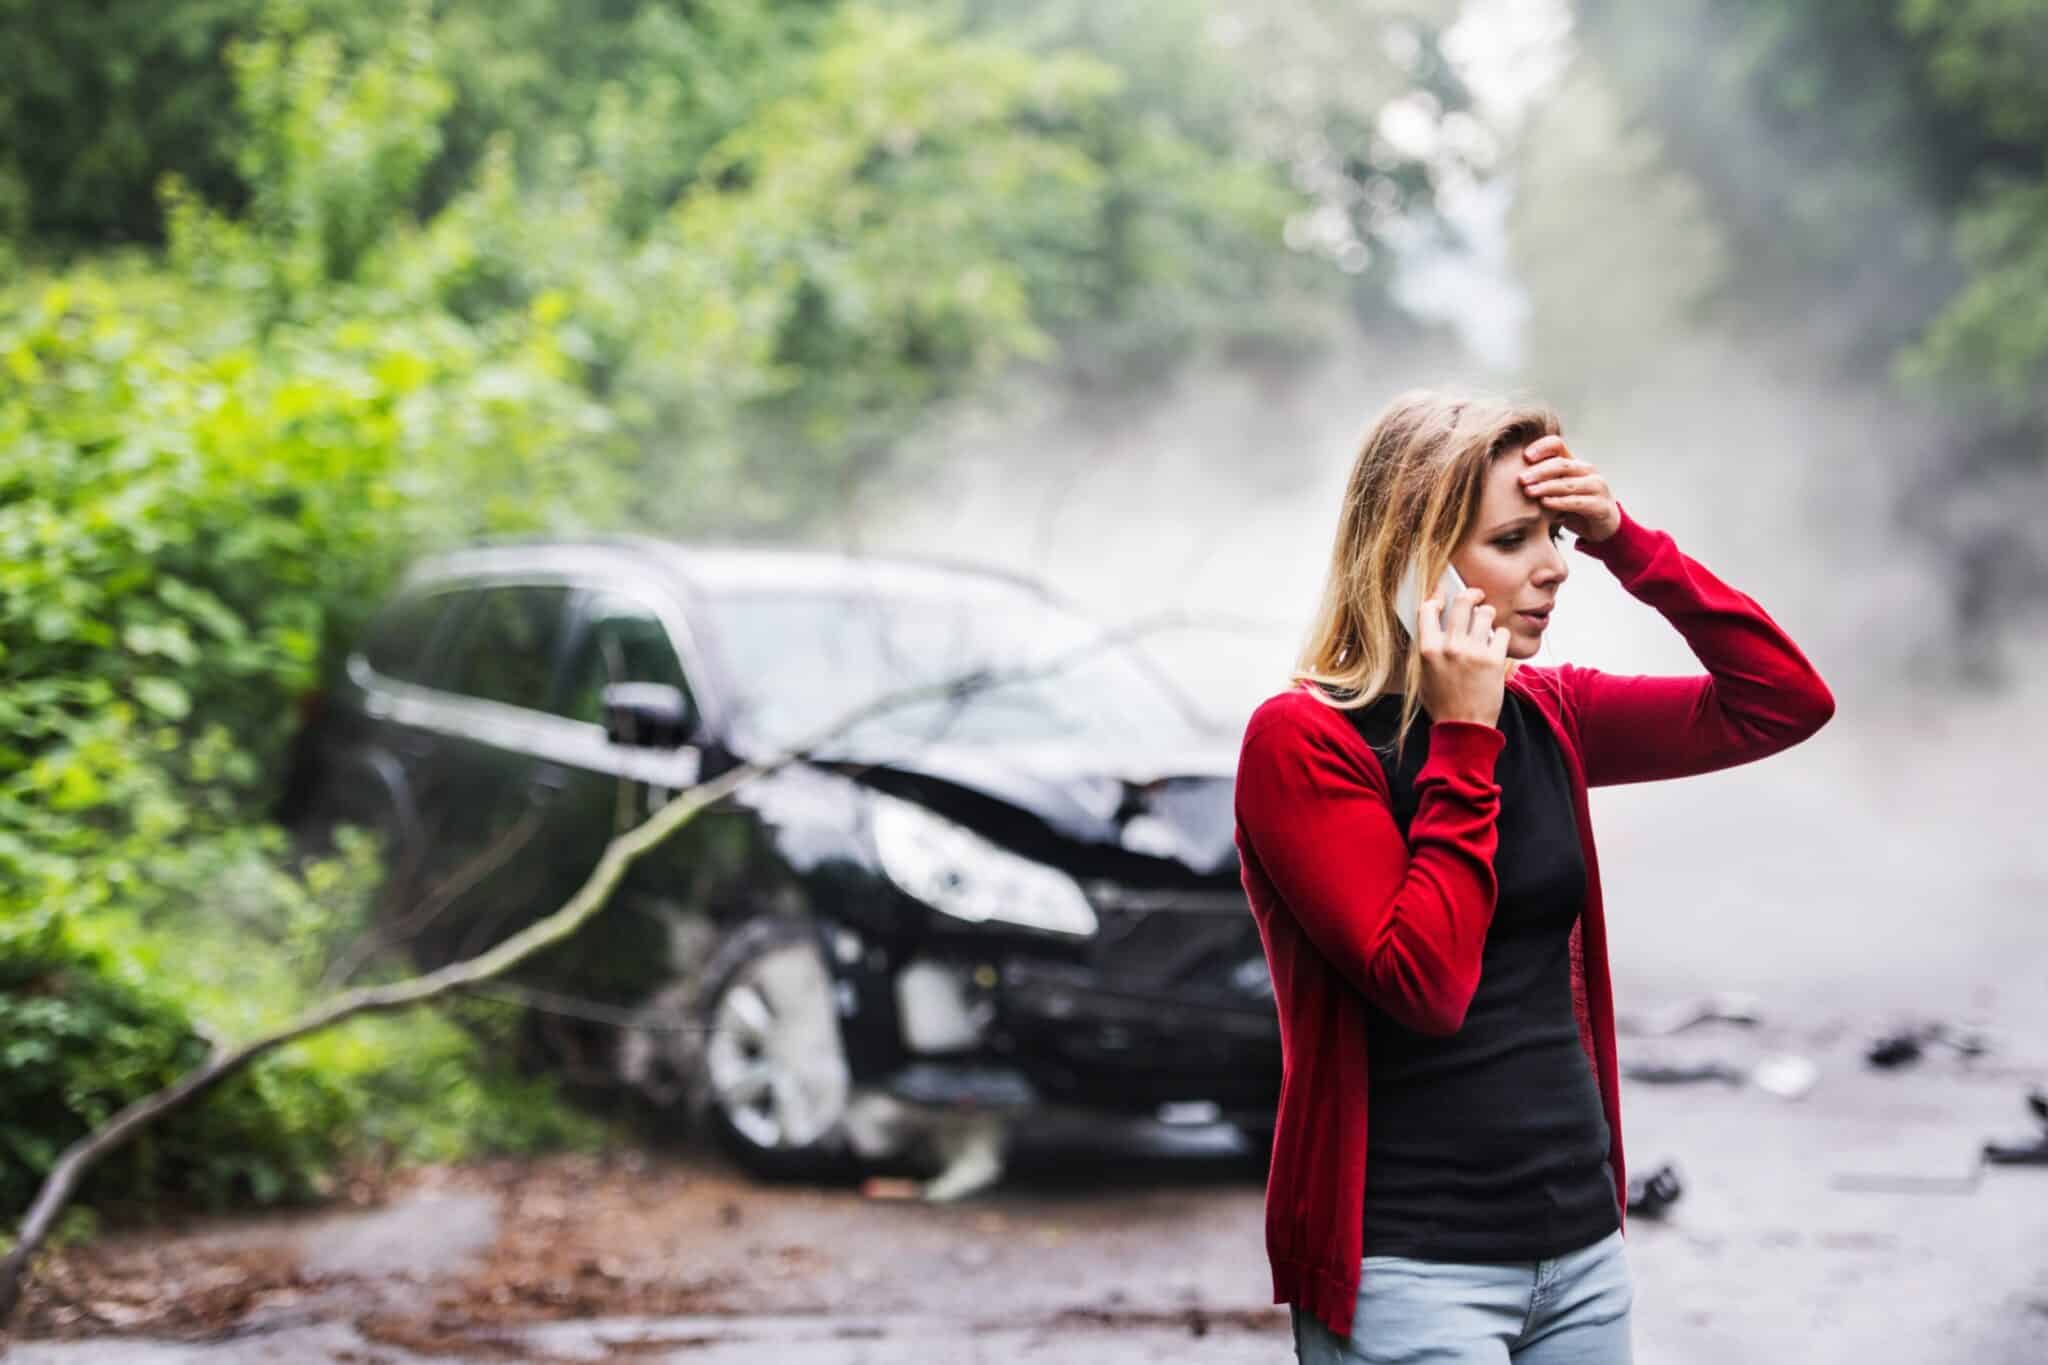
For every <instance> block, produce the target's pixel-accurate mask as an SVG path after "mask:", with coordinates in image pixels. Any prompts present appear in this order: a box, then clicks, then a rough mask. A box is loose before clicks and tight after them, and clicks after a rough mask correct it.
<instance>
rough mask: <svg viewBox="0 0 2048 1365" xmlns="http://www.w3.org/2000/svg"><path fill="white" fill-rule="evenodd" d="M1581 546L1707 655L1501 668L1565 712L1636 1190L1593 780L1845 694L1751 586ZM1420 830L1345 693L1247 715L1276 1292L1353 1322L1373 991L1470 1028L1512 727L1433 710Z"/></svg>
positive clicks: (1595, 1031)
mask: <svg viewBox="0 0 2048 1365" xmlns="http://www.w3.org/2000/svg"><path fill="white" fill-rule="evenodd" d="M1578 548H1579V549H1580V550H1581V551H1582V552H1583V553H1585V554H1588V555H1591V556H1592V557H1593V558H1595V559H1598V560H1601V561H1603V562H1605V563H1606V565H1607V567H1608V568H1609V569H1610V570H1611V571H1612V572H1613V573H1614V575H1615V576H1616V577H1617V578H1619V579H1620V580H1621V583H1622V586H1623V587H1624V588H1626V589H1627V590H1628V591H1629V593H1630V594H1632V595H1633V596H1635V597H1637V598H1639V599H1640V600H1642V601H1644V602H1646V603H1648V604H1649V605H1650V606H1652V607H1655V608H1656V609H1657V610H1658V611H1660V612H1662V613H1663V614H1664V616H1665V619H1667V620H1669V621H1670V622H1671V624H1672V625H1674V626H1676V627H1677V628H1678V631H1679V633H1680V634H1681V635H1683V636H1684V637H1685V641H1686V643H1687V644H1688V645H1690V646H1691V647H1692V651H1693V653H1694V654H1695V655H1697V656H1698V658H1699V660H1700V662H1701V663H1703V664H1705V665H1706V669H1707V671H1706V672H1705V673H1703V674H1698V675H1693V676H1683V677H1645V676H1623V675H1619V674H1612V673H1602V672H1600V671H1598V670H1596V669H1591V668H1580V667H1577V666H1575V665H1573V664H1563V665H1561V666H1559V667H1556V668H1532V667H1529V666H1527V665H1524V666H1521V667H1519V668H1517V669H1516V670H1515V671H1514V672H1513V673H1512V674H1511V675H1510V677H1509V678H1508V682H1507V686H1508V687H1510V688H1512V689H1513V690H1514V691H1516V692H1518V693H1519V694H1521V695H1522V696H1524V697H1527V698H1528V699H1529V700H1531V701H1533V702H1535V703H1536V705H1537V706H1538V708H1540V709H1541V710H1542V712H1543V715H1544V717H1545V718H1546V719H1547V720H1548V721H1549V722H1550V725H1551V728H1552V729H1553V730H1554V731H1555V732H1556V734H1557V739H1558V743H1559V746H1560V747H1561V748H1562V749H1563V751H1564V760H1565V769H1566V772H1567V773H1568V774H1569V776H1570V779H1571V784H1572V809H1573V812H1574V813H1575V814H1576V816H1577V817H1578V828H1579V841H1580V844H1581V845H1582V847H1583V848H1584V851H1585V857H1586V905H1585V910H1584V912H1583V913H1582V914H1581V915H1580V918H1579V924H1578V927H1577V928H1576V929H1575V930H1574V931H1573V934H1572V998H1573V1003H1574V1006H1575V1007H1576V1010H1577V1013H1578V1017H1579V1036H1580V1040H1581V1042H1582V1043H1583V1045H1584V1046H1585V1049H1586V1056H1587V1060H1588V1062H1589V1063H1590V1064H1591V1066H1592V1068H1593V1074H1594V1075H1595V1076H1596V1077H1597V1078H1598V1081H1599V1086H1600V1100H1601V1106H1602V1108H1603V1109H1604V1110H1605V1111H1606V1114H1607V1123H1608V1127H1609V1129H1610V1130H1611V1132H1612V1133H1613V1138H1614V1145H1613V1154H1612V1158H1611V1161H1612V1165H1613V1168H1614V1183H1615V1188H1616V1189H1617V1190H1626V1189H1627V1188H1628V1183H1627V1181H1628V1177H1627V1170H1626V1167H1625V1166H1624V1163H1623V1160H1622V1146H1621V1108H1620V1104H1619V1096H1618V1086H1617V1074H1616V1066H1615V1056H1614V998H1613V994H1612V991H1611V988H1610V986H1609V983H1608V971H1607V927H1606V920H1605V918H1604V916H1603V911H1602V905H1601V899H1600V865H1599V861H1598V859H1597V858H1596V857H1595V855H1594V851H1593V823H1592V820H1591V818H1590V816H1589V814H1588V811H1587V808H1586V789H1587V788H1588V787H1589V786H1595V787H1597V786H1602V785H1605V784H1609V783H1621V782H1650V781H1655V780H1657V779H1660V778H1668V777H1684V776H1686V775H1688V774H1691V773H1703V772H1711V771H1713V770H1715V769H1718V768H1727V767H1732V766H1734V765H1735V764H1738V763H1747V762H1750V761H1752V760H1755V759H1759V758H1762V757H1764V756H1765V755H1767V754H1774V753H1777V752H1778V751H1779V750H1781V749H1786V748H1789V747H1791V746H1792V745H1794V744H1797V743H1798V742H1799V741H1800V740H1802V739H1805V738H1806V737H1807V736H1808V735H1811V734H1812V733H1813V732H1814V731H1816V730H1818V729H1819V728H1820V727H1821V726H1822V725H1824V724H1825V723H1826V722H1827V720H1828V718H1829V717H1830V716H1831V715H1833V714H1834V709H1835V702H1834V697H1833V696H1832V695H1831V694H1830V693H1829V691H1828V688H1827V685H1826V684H1825V683H1823V682H1822V681H1821V678H1820V675H1819V674H1818V673H1816V672H1815V671H1814V668H1813V665H1812V664H1811V663H1809V662H1808V661H1807V659H1806V656H1805V655H1804V654H1802V653H1801V652H1800V651H1799V647H1798V646H1797V645H1795V644H1793V643H1792V641H1791V640H1790V639H1789V638H1788V637H1787V636H1786V634H1785V632H1784V631H1782V630H1780V629H1779V628H1778V626H1777V624H1776V623H1775V622H1773V621H1772V620H1771V618H1770V617H1769V616H1767V615H1765V614H1764V611H1763V609H1762V608H1761V607H1759V606H1758V605H1757V604H1756V603H1755V602H1754V601H1752V600H1750V599H1749V598H1748V597H1745V596H1744V595H1743V594H1741V593H1739V592H1737V591H1735V590H1734V589H1732V588H1730V587H1728V586H1727V585H1726V584H1724V583H1722V582H1721V581H1720V580H1719V579H1718V578H1715V577H1714V575H1713V574H1711V573H1709V572H1707V570H1706V569H1704V568H1703V567H1701V566H1700V565H1699V564H1698V563H1697V562H1695V561H1694V560H1692V559H1690V558H1688V557H1687V556H1686V555H1685V554H1684V553H1683V552H1682V551H1680V550H1679V548H1678V546H1677V545H1676V544H1675V543H1673V541H1672V539H1671V537H1670V536H1669V535H1667V534H1665V533H1664V532H1662V531H1653V530H1650V529H1648V528H1646V527H1644V526H1642V525H1640V524H1639V523H1637V522H1635V521H1634V520H1632V519H1630V517H1629V515H1628V513H1627V511H1626V510H1624V511H1623V512H1622V519H1621V527H1620V529H1619V530H1617V531H1616V532H1615V533H1614V534H1613V535H1612V536H1609V537H1608V538H1607V539H1606V540H1604V541H1602V542H1600V543H1598V544H1593V543H1591V542H1588V541H1585V540H1581V541H1579V542H1578ZM1425 737H1426V742H1427V743H1428V745H1429V749H1428V756H1427V760H1426V762H1425V763H1424V764H1423V767H1422V771H1421V773H1420V774H1419V775H1418V777H1417V779H1416V783H1415V791H1416V796H1417V802H1418V804H1417V808H1416V812H1415V816H1414V819H1413V821H1412V822H1411V824H1410V828H1409V832H1408V838H1407V840H1406V841H1404V840H1403V839H1402V837H1401V831H1400V828H1399V827H1398V826H1397V825H1396V824H1395V823H1394V817H1393V814H1392V811H1391V809H1390V807H1389V802H1388V788H1387V779H1386V775H1385V773H1384V771H1383V770H1382V768H1381V766H1380V763H1379V760H1378V758H1377V756H1376V755H1375V754H1374V753H1373V751H1372V750H1371V749H1370V748H1368V747H1367V745H1366V743H1365V741H1364V739H1363V738H1361V737H1360V735H1359V733H1358V731H1357V730H1355V729H1354V728H1352V726H1351V724H1350V723H1349V721H1348V720H1347V719H1346V718H1345V717H1344V716H1343V715H1342V714H1340V713H1339V712H1337V711H1336V710H1333V709H1332V708H1331V707H1329V706H1328V705H1326V704H1325V703H1323V702H1321V701H1319V700H1318V699H1317V698H1316V697H1315V696H1314V695H1312V694H1311V693H1310V692H1309V691H1308V690H1307V689H1306V688H1305V687H1302V686H1297V687H1294V688H1291V689H1290V690H1288V691H1286V692H1283V693H1280V694H1279V695H1278V696H1274V697H1271V698H1268V699H1267V700H1266V701H1265V702H1263V703H1261V704H1260V706H1259V708H1258V709H1257V710H1256V711H1255V712H1253V713H1252V717H1251V720H1250V723H1249V724H1248V725H1247V726H1246V728H1245V734H1244V743H1243V748H1242V751H1241V752H1240V754H1239V758H1238V769H1237V796H1236V802H1237V827H1236V839H1237V850H1238V856H1239V859H1240V862H1241V865H1242V871H1243V878H1244V888H1245V894H1246V895H1247V897H1248V898H1249V899H1250V901H1251V909H1252V914H1253V915H1254V916H1255V917H1256V918H1257V920H1258V924H1259V934H1260V937H1261V938H1262V939H1263V941H1264V943H1265V948H1266V962H1267V965H1268V966H1269V967H1270V969H1271V971H1272V976H1273V992H1274V998H1275V1002H1276V1004H1277V1007H1278V1009H1279V1015H1280V1043H1281V1055H1282V1059H1283V1062H1282V1067H1283V1070H1282V1079H1281V1085H1280V1107H1279V1113H1278V1115H1277V1118H1276V1122H1275V1129H1274V1134H1273V1160H1272V1166H1271V1170H1270V1174H1269V1176H1268V1178H1267V1184H1266V1251H1267V1254H1268V1256H1269V1257H1270V1258H1271V1260H1272V1264H1273V1301H1274V1302H1275V1303H1292V1304H1296V1305H1298V1306H1300V1307H1301V1308H1303V1309H1305V1310H1307V1311H1308V1312H1311V1313H1313V1314H1315V1316H1316V1317H1317V1318H1319V1319H1321V1320H1322V1322H1323V1323H1324V1324H1325V1325H1327V1326H1328V1327H1329V1328H1330V1330H1331V1331H1333V1332H1335V1333H1337V1334H1338V1335H1339V1336H1349V1335H1350V1333H1351V1316H1352V1308H1353V1306H1354V1304H1355V1302H1356V1299H1357V1296H1358V1285H1359V1278H1360V1272H1361V1269H1362V1266H1361V1252H1362V1247H1363V1244H1364V1238H1363V1232H1362V1229H1361V1218H1362V1211H1363V1208H1364V1198H1365V1149H1366V1144H1365V1123H1366V1112H1365V1109H1366V1055H1365V1021H1364V1016H1363V1003H1364V1002H1365V1001H1367V1000H1370V1001H1372V1002H1373V1003H1374V1004H1375V1005H1377V1006H1379V1007H1380V1008H1381V1009H1382V1010H1385V1011H1386V1012H1387V1013H1388V1014H1389V1015H1390V1016H1392V1017H1393V1018H1394V1019H1396V1020H1398V1021H1399V1022H1401V1023H1402V1024H1404V1025H1406V1026H1407V1027H1409V1028H1413V1029H1417V1030H1420V1031H1422V1032H1425V1033H1433V1034H1440V1035H1441V1034H1451V1033H1455V1032H1456V1031H1457V1030H1458V1028H1459V1027H1460V1025H1462V1024H1463V1023H1464V1019H1465V1011H1466V1009H1467V1007H1468V1006H1470V1004H1471V1003H1472V994H1473V991H1474V990H1475V989H1477V987H1478V984H1479V965H1480V954H1481V952H1482V950H1483V949H1484V947H1485V944H1486V929H1487V924H1488V923H1489V921H1490V920H1491V919H1492V917H1493V906H1494V898H1495V896H1496V894H1497V891H1498V887H1497V886H1496V883H1495V880H1494V872H1493V854H1494V843H1495V828H1494V816H1495V813H1496V811H1497V810H1498V808H1499V803H1500V788H1499V787H1498V786H1497V785H1496V784H1495V782H1494V780H1493V765H1494V759H1495V757H1496V756H1497V755H1498V754H1499V753H1500V750H1501V747H1502V746H1503V745H1504V744H1505V743H1506V739H1505V738H1504V737H1503V736H1502V734H1501V732H1500V730H1499V729H1497V728H1496V727H1494V726H1491V725H1479V724H1476V723H1473V722H1470V721H1445V722H1442V723H1440V724H1436V725H1427V724H1426V721H1425V720H1424V719H1423V718H1421V717H1418V719H1417V722H1416V729H1415V731H1414V732H1413V733H1412V734H1411V735H1410V737H1409V743H1411V744H1413V743H1421V742H1425Z"/></svg>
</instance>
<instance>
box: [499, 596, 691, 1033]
mask: <svg viewBox="0 0 2048 1365" xmlns="http://www.w3.org/2000/svg"><path fill="white" fill-rule="evenodd" d="M570 622H571V624H570V627H569V637H568V641H567V644H566V647H565V649H564V653H563V666H562V668H561V670H560V672H559V674H558V676H557V679H556V686H555V690H554V693H553V696H552V699H551V701H550V705H549V710H550V711H551V712H552V713H553V715H554V717H555V718H556V720H557V722H558V723H559V724H561V725H563V726H565V727H568V728H567V729H566V730H565V732H564V734H565V739H564V743H563V745H562V747H561V748H560V749H558V750H557V751H556V753H555V762H554V763H553V764H552V765H551V771H552V772H553V773H554V774H555V775H556V776H557V778H558V780H559V783H560V790H559V792H558V793H557V794H556V795H555V796H554V797H553V799H552V800H551V801H550V802H549V803H548V805H547V808H546V813H545V815H544V817H543V827H542V830H541V832H540V834H539V838H540V840H541V842H542V843H543V845H544V852H543V853H542V855H541V856H540V857H538V858H537V859H536V860H535V862H534V865H533V876H534V878H535V887H536V889H537V891H538V892H539V894H541V895H542V896H544V898H545V899H546V900H547V901H548V902H549V903H550V904H552V905H560V904H563V903H564V902H566V901H567V900H568V898H569V897H570V896H572V895H574V894H575V892H576V891H577V889H578V888H579V887H581V886H582V885H583V884H584V882H585V881H586V880H587V879H588V878H589V876H590V874H591V872H592V871H593V870H595V868H596V866H597V862H598V859H599V858H600V857H601V856H602V855H603V853H604V849H605V845H606V844H607V843H609V842H610V841H611V839H612V838H613V837H614V836H616V835H618V834H620V833H622V832H624V831H625V830H627V829H630V828H631V827H632V826H634V825H636V824H639V823H640V822H641V821H643V820H645V819H646V818H647V817H648V816H649V815H651V814H653V813H654V812H655V811H656V810H658V809H659V808H660V807H661V806H662V804H663V803H665V802H666V801H667V800H668V799H669V798H670V797H671V796H673V795H674V794H675V793H676V792H678V791H681V790H682V789H683V788H685V787H689V786H691V785H693V784H694V783H696V782H697V781H698V779H699V777H700V775H701V773H702V769H703V755H702V752H701V750H700V749H699V748H698V747H697V746H696V745H695V744H690V743H684V744H680V745H676V746H673V747H652V746H646V745H635V744H625V743H613V742H612V741H611V740H610V739H609V738H608V737H607V736H606V733H605V725H604V720H605V715H604V689H605V688H606V687H607V686H608V685H610V684H612V683H656V684H661V685H663V686H668V687H674V688H676V689H677V690H678V691H680V692H681V693H682V694H683V697H684V699H685V702H686V706H687V708H688V714H689V715H691V716H693V717H694V716H695V715H696V714H697V704H696V700H695V694H694V693H693V691H692V689H691V685H690V681H689V679H688V678H687V677H686V676H685V673H684V670H683V665H682V656H681V652H680V651H679V650H678V649H677V647H676V642H675V640H674V639H673V638H672V637H671V635H670V631H669V626H668V623H667V621H666V620H665V619H664V617H663V613H662V609H661V607H660V605H659V599H658V598H656V597H655V596H653V595H652V594H651V593H650V594H642V593H640V592H637V591H635V590H633V589H632V588H630V587H626V586H616V585H614V586H604V585H593V586H589V587H586V588H584V589H583V590H581V591H579V592H578V593H577V594H576V595H575V598H574V599H573V601H572V604H571V612H570ZM706 821H711V822H715V817H710V816H700V817H699V818H698V822H693V823H692V825H691V826H685V827H684V828H683V829H682V830H679V831H678V832H677V833H676V835H674V836H672V838H671V840H670V843H669V846H668V847H666V848H664V849H662V850H661V851H660V854H659V856H655V857H650V858H648V859H647V860H645V861H643V862H642V863H641V864H639V865H637V866H636V867H635V868H634V869H633V871H632V872H631V873H629V875H628V878H627V882H626V885H625V886H624V887H622V888H621V889H620V890H619V891H618V892H616V893H615V895H614V904H612V905H609V906H608V907H607V908H606V910H605V911H604V912H603V913H602V915H601V917H600V918H599V919H598V920H596V921H593V922H592V923H591V924H590V925H589V926H588V927H587V928H586V929H585V930H584V931H583V932H582V933H579V934H578V935H577V937H576V939H575V940H573V941H571V942H570V943H568V944H565V945H563V946H562V948H560V949H559V950H556V951H554V952H552V953H550V955H549V960H548V961H547V962H545V963H542V964H539V968H540V970H539V971H538V972H536V975H537V976H540V977H543V978H546V979H548V980H549V981H550V982H552V983H554V984H558V985H561V986H564V987H568V988H573V989H576V990H578V991H586V992H590V993H593V994H597V995H601V996H605V997H610V998H615V999H632V998H635V997H637V996H639V995H641V994H644V993H645V992H646V991H647V990H649V989H652V988H653V987H654V986H657V985H659V984H661V983H662V980H663V979H664V976H665V973H666V972H667V970H668V968H669V965H670V964H669V960H668V953H667V950H666V935H667V929H666V928H665V927H664V926H663V925H662V924H661V923H660V922H658V920H657V919H654V918H650V917H649V916H647V915H646V914H644V913H642V912H643V911H645V910H646V909H647V908H648V907H647V898H646V897H645V896H641V895H636V894H635V891H636V888H637V889H638V890H640V891H646V890H647V889H648V887H649V884H650V882H653V881H660V882H664V883H665V882H666V881H667V880H668V873H667V872H666V871H665V869H673V868H675V867H678V866H690V865H692V864H693V861H694V859H693V854H692V852H691V849H692V847H693V846H694V845H695V844H696V842H697V841H698V840H699V839H700V837H701V836H702V833H703V830H702V829H701V828H698V827H697V826H698V824H699V822H706ZM656 889H657V890H658V891H659V892H661V893H662V894H663V895H671V898H673V895H672V893H676V894H680V888H676V887H670V886H666V885H663V886H661V887H658V888H656ZM677 906H678V908H680V901H679V900H678V901H677Z"/></svg>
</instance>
